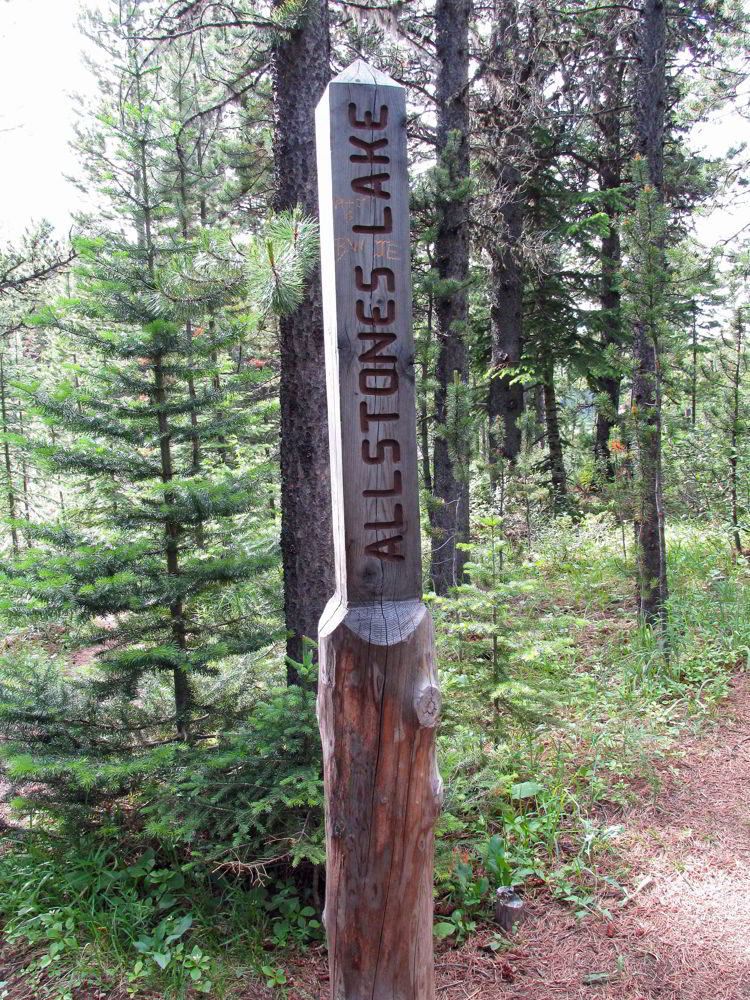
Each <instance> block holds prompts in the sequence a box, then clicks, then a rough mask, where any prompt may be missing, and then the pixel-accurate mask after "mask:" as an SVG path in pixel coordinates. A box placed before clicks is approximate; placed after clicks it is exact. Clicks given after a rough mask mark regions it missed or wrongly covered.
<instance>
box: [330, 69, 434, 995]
mask: <svg viewBox="0 0 750 1000" xmlns="http://www.w3.org/2000/svg"><path fill="white" fill-rule="evenodd" d="M316 131H317V147H318V178H319V188H320V216H321V257H322V275H323V307H324V315H325V327H326V370H327V377H328V420H329V426H330V447H331V481H332V482H331V485H332V494H333V526H334V528H333V530H334V546H335V557H336V594H335V595H334V597H333V598H332V599H331V600H330V602H329V603H328V606H327V607H326V610H325V611H324V613H323V616H322V618H321V620H320V630H319V641H320V677H319V684H318V721H319V723H320V732H321V737H322V740H323V762H324V774H325V796H326V847H327V855H328V863H327V874H326V907H325V925H326V930H327V933H328V952H329V963H330V972H331V998H332V1000H432V997H433V996H434V977H433V942H432V865H433V849H434V835H433V828H434V824H435V820H436V818H437V815H438V812H439V809H440V799H441V782H440V777H439V775H438V772H437V765H436V761H435V726H436V724H437V721H438V715H439V712H440V692H439V689H438V679H437V670H436V666H435V640H434V631H433V627H432V621H431V619H430V616H429V614H428V612H427V609H426V608H425V606H424V604H422V602H421V594H422V592H421V575H422V574H421V553H420V539H419V496H418V486H417V454H416V409H415V391H414V368H413V361H414V357H413V355H414V348H413V338H412V330H411V280H410V273H409V188H408V179H407V158H406V130H405V91H404V88H403V87H401V86H400V85H399V84H397V83H395V82H394V81H393V80H391V79H390V77H387V76H385V75H384V74H383V73H380V72H378V70H375V69H373V68H372V67H371V66H368V65H367V63H364V62H361V61H358V62H355V63H354V64H353V65H352V66H350V67H349V68H348V69H346V70H344V72H343V73H341V74H340V75H339V76H337V77H336V78H335V79H334V80H333V81H332V82H331V83H330V85H329V86H328V89H327V90H326V93H325V95H324V96H323V98H322V100H321V102H320V104H319V105H318V109H317V123H316Z"/></svg>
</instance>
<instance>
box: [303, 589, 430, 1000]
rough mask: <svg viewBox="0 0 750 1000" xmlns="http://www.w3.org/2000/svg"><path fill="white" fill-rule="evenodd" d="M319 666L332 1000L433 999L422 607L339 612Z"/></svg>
mask: <svg viewBox="0 0 750 1000" xmlns="http://www.w3.org/2000/svg"><path fill="white" fill-rule="evenodd" d="M373 640H376V641H373ZM320 660H321V673H320V682H319V686H318V717H319V721H320V728H321V733H322V735H323V762H324V775H325V783H326V853H327V874H326V909H325V926H326V931H327V935H328V954H329V964H330V970H331V997H332V998H333V1000H342V998H345V1000H365V998H367V1000H394V998H396V1000H432V997H433V996H434V979H433V941H432V859H433V849H434V843H433V828H434V824H435V821H436V819H437V816H438V813H439V810H440V800H441V792H442V786H441V782H440V777H439V775H438V771H437V764H436V761H435V723H436V721H437V717H438V713H439V710H440V695H439V692H438V680H437V670H436V667H435V653H434V635H433V627H432V620H431V619H430V616H429V614H428V613H427V610H426V608H425V606H424V605H423V604H422V603H421V602H419V601H413V602H408V601H404V602H398V603H392V604H385V605H383V606H378V605H373V606H371V607H369V608H354V609H349V610H347V609H346V608H344V607H343V606H339V609H338V613H337V614H334V615H332V616H331V618H330V619H329V622H328V629H327V630H326V631H325V632H323V633H321V635H320Z"/></svg>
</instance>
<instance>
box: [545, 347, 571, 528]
mask: <svg viewBox="0 0 750 1000" xmlns="http://www.w3.org/2000/svg"><path fill="white" fill-rule="evenodd" d="M543 389H544V413H545V417H546V421H547V446H548V448H549V461H550V478H551V480H552V503H553V507H554V510H555V513H556V514H559V513H561V512H562V511H563V510H564V509H565V504H566V500H567V487H566V477H565V460H564V456H563V444H562V435H561V434H560V421H559V417H558V412H557V394H556V392H555V373H554V369H553V367H552V366H551V365H548V366H547V368H546V369H545V372H544V382H543Z"/></svg>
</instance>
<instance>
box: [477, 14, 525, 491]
mask: <svg viewBox="0 0 750 1000" xmlns="http://www.w3.org/2000/svg"><path fill="white" fill-rule="evenodd" d="M517 20H518V12H517V9H516V4H515V2H514V0H494V3H493V22H494V23H493V27H492V36H491V40H490V56H489V63H488V66H487V74H486V75H487V82H488V87H489V89H490V94H491V96H492V97H493V99H494V103H495V104H496V105H497V108H498V110H497V111H496V112H494V113H493V128H494V134H493V132H490V137H489V139H490V143H491V144H493V145H494V146H495V147H496V149H495V153H494V155H492V156H491V157H490V158H489V162H488V164H487V166H488V170H489V173H490V175H491V178H492V185H493V188H494V190H493V192H492V194H491V204H492V209H493V211H492V219H491V225H492V226H493V227H494V230H495V231H494V233H493V234H492V236H491V238H490V239H489V241H488V244H487V250H488V253H489V255H490V264H491V271H490V343H491V356H490V363H491V367H492V371H493V373H494V375H493V377H492V378H491V380H490V386H489V394H488V398H487V412H488V416H489V428H490V463H491V464H490V482H491V484H492V486H493V489H494V487H495V486H496V484H497V463H498V462H499V460H500V458H501V457H502V458H505V459H507V460H509V461H511V462H515V460H516V458H517V457H518V455H519V454H520V453H521V447H522V441H521V428H520V425H519V418H520V416H521V414H522V413H523V408H524V396H523V385H522V383H521V382H513V380H512V376H511V375H510V374H505V373H504V369H507V368H512V367H514V366H516V365H518V364H519V362H520V360H521V354H522V351H523V272H522V268H521V239H522V234H523V224H524V214H525V199H524V192H523V176H522V173H521V170H520V168H519V166H518V163H519V162H520V161H521V160H522V158H523V150H524V144H525V143H527V141H528V137H527V136H526V134H525V129H524V126H523V124H521V122H522V116H523V106H524V104H525V97H526V90H527V81H528V77H529V75H530V74H531V72H532V67H533V66H534V62H535V60H534V59H533V58H529V59H527V60H526V66H525V68H523V69H521V70H520V71H517V70H516V69H514V57H515V55H516V53H515V51H514V50H515V49H520V39H519V36H518V28H517ZM508 93H510V98H509V97H508ZM499 109H502V110H499ZM493 469H494V470H495V471H494V472H493Z"/></svg>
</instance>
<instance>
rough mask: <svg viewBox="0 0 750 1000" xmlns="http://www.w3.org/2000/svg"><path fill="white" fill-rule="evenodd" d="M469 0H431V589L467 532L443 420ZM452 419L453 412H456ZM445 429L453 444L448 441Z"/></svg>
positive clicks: (460, 440)
mask: <svg viewBox="0 0 750 1000" xmlns="http://www.w3.org/2000/svg"><path fill="white" fill-rule="evenodd" d="M470 12H471V3H470V0H436V3H435V27H436V45H437V60H438V79H437V85H436V99H437V106H438V121H437V158H438V163H439V165H440V166H441V167H442V169H443V171H444V177H445V179H444V181H443V184H444V185H445V187H444V188H441V189H440V190H439V191H438V195H437V212H438V226H437V236H436V238H435V256H436V259H437V260H436V263H437V273H438V277H439V278H440V285H438V289H437V292H436V295H435V336H436V338H437V361H436V372H435V377H436V382H437V387H436V389H435V421H436V423H437V425H438V432H437V433H436V435H435V442H434V457H433V487H434V496H435V499H436V501H437V502H436V503H435V504H434V505H433V506H432V509H431V513H430V521H431V529H432V553H431V561H430V576H431V578H432V585H433V587H434V588H435V592H436V593H438V594H444V593H446V591H447V590H448V588H449V587H455V586H457V585H458V584H460V583H462V582H463V578H464V572H463V567H464V563H465V562H466V559H467V554H466V553H465V552H462V551H461V550H460V549H459V548H458V543H460V542H468V540H469V481H468V467H469V461H468V451H469V442H468V435H467V434H466V433H465V432H464V430H463V429H462V428H459V427H457V426H455V425H454V426H453V427H449V426H448V423H449V422H450V420H451V414H450V412H449V407H448V396H449V389H450V388H451V387H453V388H452V391H453V392H454V393H455V395H456V398H458V395H459V394H460V393H461V392H462V391H464V387H465V386H466V383H467V380H468V360H467V356H466V346H465V344H464V333H465V329H466V325H467V323H468V319H469V302H468V295H467V291H466V283H467V281H468V277H469V202H468V196H467V194H464V193H461V192H458V191H456V190H455V188H456V187H457V186H458V185H460V184H461V182H462V181H464V180H465V179H467V178H468V176H469V93H468V91H469V15H470ZM454 419H455V418H454ZM448 436H450V439H451V445H450V446H449V443H448V440H447V438H448Z"/></svg>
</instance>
